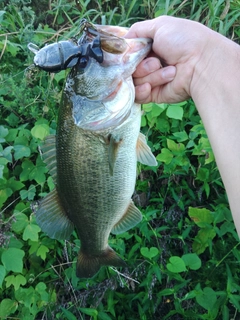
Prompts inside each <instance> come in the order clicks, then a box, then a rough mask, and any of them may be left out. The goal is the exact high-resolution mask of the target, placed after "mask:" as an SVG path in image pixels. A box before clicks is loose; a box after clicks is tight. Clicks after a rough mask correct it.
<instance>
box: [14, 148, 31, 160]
mask: <svg viewBox="0 0 240 320" xmlns="http://www.w3.org/2000/svg"><path fill="white" fill-rule="evenodd" d="M30 154H31V150H30V148H29V147H26V146H23V145H16V146H14V159H15V160H19V159H21V158H23V157H29V156H30Z"/></svg>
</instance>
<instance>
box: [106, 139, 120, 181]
mask: <svg viewBox="0 0 240 320" xmlns="http://www.w3.org/2000/svg"><path fill="white" fill-rule="evenodd" d="M121 142H122V138H120V137H119V136H116V137H113V136H112V135H111V136H110V141H109V149H108V161H109V169H110V174H111V176H112V175H113V170H114V165H115V162H116V159H117V155H118V150H119V146H120V145H121Z"/></svg>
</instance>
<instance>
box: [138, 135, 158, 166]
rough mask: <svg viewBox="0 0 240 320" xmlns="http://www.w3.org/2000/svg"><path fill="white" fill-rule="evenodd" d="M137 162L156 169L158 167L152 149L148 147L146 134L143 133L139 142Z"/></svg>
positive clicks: (139, 136)
mask: <svg viewBox="0 0 240 320" xmlns="http://www.w3.org/2000/svg"><path fill="white" fill-rule="evenodd" d="M137 160H138V161H139V162H141V163H142V164H146V165H148V166H152V167H154V166H156V165H157V160H156V158H155V157H154V155H153V153H152V151H151V149H150V147H149V146H148V145H147V142H146V138H145V136H144V134H142V133H141V132H140V133H139V135H138V140H137Z"/></svg>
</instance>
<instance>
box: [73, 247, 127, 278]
mask: <svg viewBox="0 0 240 320" xmlns="http://www.w3.org/2000/svg"><path fill="white" fill-rule="evenodd" d="M102 266H114V267H124V266H126V263H125V262H124V261H123V260H122V259H121V258H120V257H119V256H118V255H117V254H116V252H115V251H114V250H113V249H112V248H110V247H108V248H107V249H106V250H104V251H103V252H102V253H101V254H100V255H97V256H96V255H95V256H91V255H87V254H84V253H83V252H82V251H81V250H80V251H79V253H78V261H77V270H76V274H77V277H79V278H92V277H93V276H94V275H95V273H97V272H98V271H99V270H100V268H101V267H102Z"/></svg>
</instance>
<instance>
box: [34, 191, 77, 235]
mask: <svg viewBox="0 0 240 320" xmlns="http://www.w3.org/2000/svg"><path fill="white" fill-rule="evenodd" d="M36 221H37V223H38V225H39V226H40V228H41V229H42V231H44V232H45V233H46V234H47V235H48V236H49V237H50V238H53V239H57V240H63V239H67V238H69V237H70V235H71V233H72V232H73V229H74V225H73V223H72V222H71V221H70V220H69V218H68V217H67V215H66V213H65V211H64V208H63V206H62V204H61V201H60V198H59V196H58V193H57V190H56V189H54V190H53V191H51V192H50V193H49V194H48V195H47V196H46V197H45V198H43V199H42V200H41V201H40V205H39V207H38V209H37V212H36Z"/></svg>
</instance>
